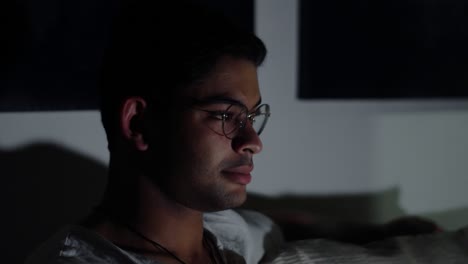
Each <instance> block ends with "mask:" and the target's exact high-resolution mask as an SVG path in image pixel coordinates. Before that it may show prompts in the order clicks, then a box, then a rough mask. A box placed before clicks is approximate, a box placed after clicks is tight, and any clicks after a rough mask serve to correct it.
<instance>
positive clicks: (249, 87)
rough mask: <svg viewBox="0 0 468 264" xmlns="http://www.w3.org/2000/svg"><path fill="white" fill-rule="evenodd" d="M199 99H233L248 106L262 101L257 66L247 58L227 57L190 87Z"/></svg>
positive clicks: (194, 95)
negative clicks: (201, 79)
mask: <svg viewBox="0 0 468 264" xmlns="http://www.w3.org/2000/svg"><path fill="white" fill-rule="evenodd" d="M189 90H190V91H189V93H190V96H192V97H195V98H197V99H199V100H226V101H229V100H232V101H233V102H237V103H242V104H244V105H246V106H248V107H253V106H256V105H258V103H259V102H260V101H261V97H260V89H259V85H258V79H257V67H256V66H255V65H254V64H253V63H251V62H250V61H248V60H245V59H232V58H225V59H222V60H220V62H219V63H217V64H216V66H215V68H214V70H213V71H212V72H211V73H210V74H209V75H208V76H207V77H206V78H205V79H204V80H203V81H202V82H200V83H198V84H197V85H194V86H193V87H191V88H190V89H189Z"/></svg>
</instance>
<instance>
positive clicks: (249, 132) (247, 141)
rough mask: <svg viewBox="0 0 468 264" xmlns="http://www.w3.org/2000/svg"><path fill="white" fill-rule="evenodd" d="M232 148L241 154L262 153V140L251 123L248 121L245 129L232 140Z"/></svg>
mask: <svg viewBox="0 0 468 264" xmlns="http://www.w3.org/2000/svg"><path fill="white" fill-rule="evenodd" d="M232 148H233V150H234V151H235V152H237V153H239V154H243V153H245V152H250V153H251V154H257V153H260V152H261V151H262V149H263V144H262V140H261V139H260V137H259V136H258V134H257V132H256V131H255V129H254V128H253V126H252V123H251V122H249V121H248V122H247V124H246V125H245V127H244V128H243V129H241V130H240V131H239V132H238V134H237V135H236V136H235V137H234V138H233V139H232Z"/></svg>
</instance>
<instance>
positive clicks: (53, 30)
mask: <svg viewBox="0 0 468 264" xmlns="http://www.w3.org/2000/svg"><path fill="white" fill-rule="evenodd" d="M192 1H193V2H197V3H199V4H200V5H205V6H207V7H208V8H210V9H214V10H215V11H219V12H222V13H224V14H225V16H226V17H228V18H229V19H231V20H232V21H233V23H235V24H237V25H238V26H239V27H242V28H246V29H249V30H251V31H253V28H254V26H253V21H254V19H253V16H254V3H253V0H229V1H216V0H192ZM118 2H120V1H112V0H98V1H96V0H80V1H59V0H41V1H14V0H6V1H2V3H1V4H0V20H1V22H4V23H0V27H1V28H0V29H2V32H4V35H3V37H4V38H2V39H6V40H8V41H7V43H6V44H7V48H5V49H2V50H0V57H1V58H2V60H1V62H0V67H1V72H0V111H44V110H46V111H48V110H80V109H97V105H98V102H97V101H98V99H97V79H98V72H99V69H100V63H101V60H102V55H103V53H104V50H105V43H106V41H107V39H108V38H109V35H110V34H109V32H110V28H111V20H112V17H114V16H115V14H116V13H117V12H119V6H118Z"/></svg>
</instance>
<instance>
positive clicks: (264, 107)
mask: <svg viewBox="0 0 468 264" xmlns="http://www.w3.org/2000/svg"><path fill="white" fill-rule="evenodd" d="M192 100H193V103H192V105H191V108H192V109H195V110H199V111H204V112H206V113H208V114H210V117H211V118H213V119H215V120H219V121H221V127H219V129H218V130H216V132H220V134H224V136H226V137H227V138H229V139H233V138H234V137H236V136H237V135H238V134H239V132H240V131H242V130H243V129H244V128H245V126H246V125H247V122H250V123H251V124H252V127H253V129H254V130H255V132H256V133H257V135H260V134H261V133H262V131H263V129H264V128H265V125H266V123H267V121H268V118H269V117H270V106H269V105H268V104H261V105H259V106H257V107H255V108H254V109H253V110H252V111H250V112H249V110H248V109H247V107H246V106H245V105H243V104H241V103H237V102H232V101H230V100H229V101H225V100H206V101H201V100H196V99H193V98H192Z"/></svg>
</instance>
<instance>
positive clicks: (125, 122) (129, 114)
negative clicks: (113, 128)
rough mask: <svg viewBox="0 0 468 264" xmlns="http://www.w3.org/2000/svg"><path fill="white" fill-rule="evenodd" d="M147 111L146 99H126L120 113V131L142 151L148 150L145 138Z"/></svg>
mask: <svg viewBox="0 0 468 264" xmlns="http://www.w3.org/2000/svg"><path fill="white" fill-rule="evenodd" d="M146 110H147V105H146V101H145V99H143V98H141V97H129V98H127V99H125V101H124V103H123V105H122V108H121V111H120V129H121V131H122V133H123V136H124V137H125V139H127V140H128V141H130V142H132V143H133V145H134V146H135V147H136V148H137V150H140V151H145V150H147V149H148V143H147V142H146V141H145V138H144V136H143V128H144V124H143V123H144V118H145V113H146V112H147V111H146Z"/></svg>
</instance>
